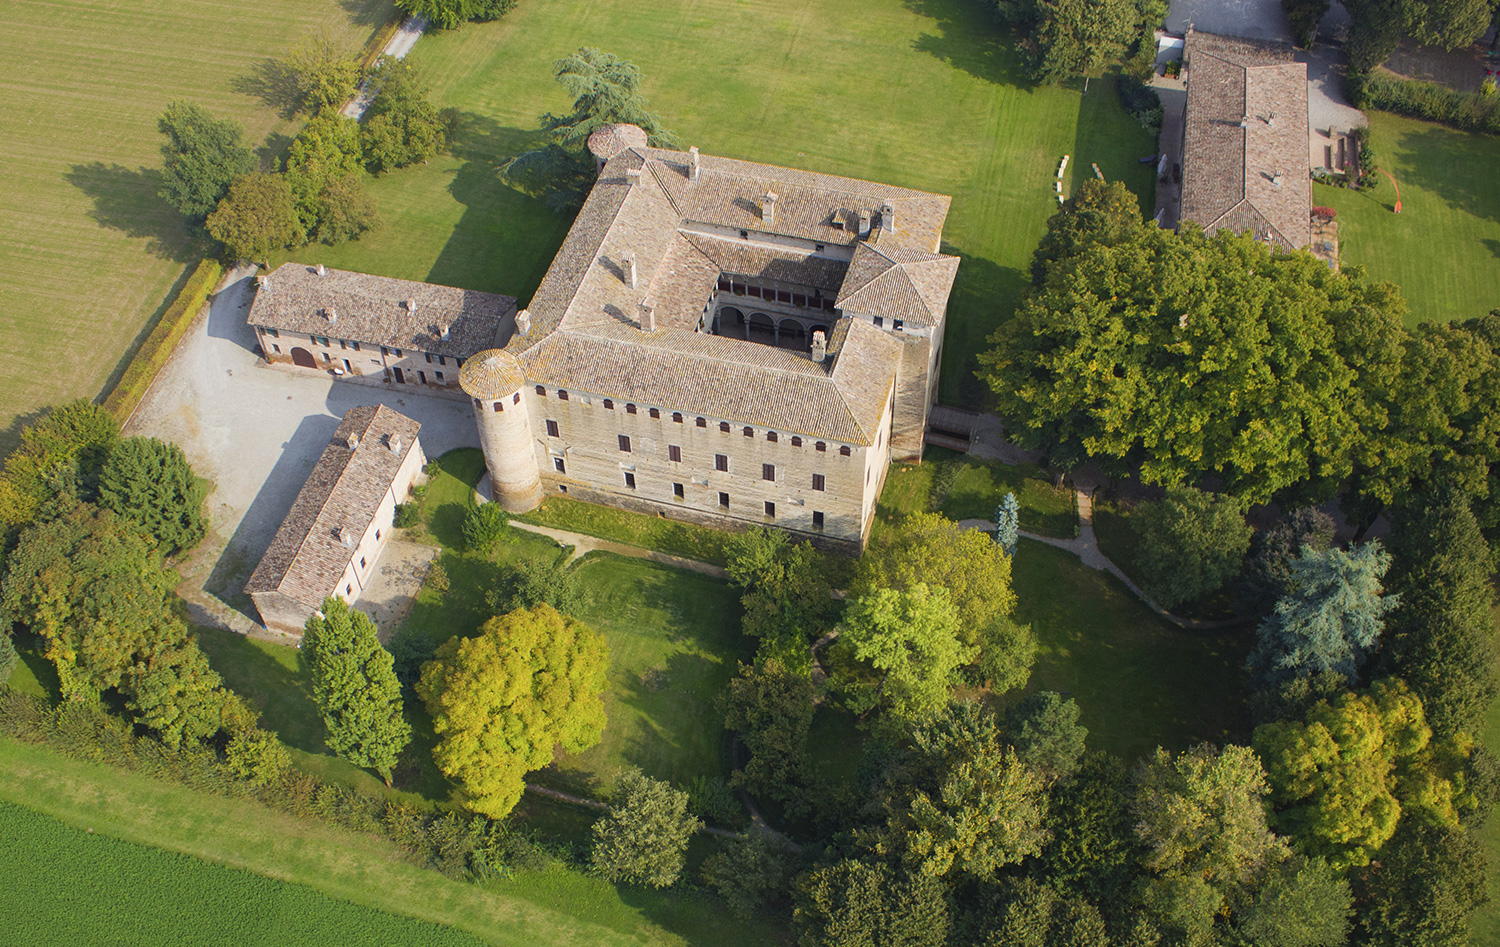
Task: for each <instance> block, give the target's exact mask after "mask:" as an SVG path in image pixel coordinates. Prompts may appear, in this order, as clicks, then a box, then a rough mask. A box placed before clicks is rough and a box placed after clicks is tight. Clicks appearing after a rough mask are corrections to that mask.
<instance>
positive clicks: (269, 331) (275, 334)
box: [266, 329, 281, 339]
mask: <svg viewBox="0 0 1500 947" xmlns="http://www.w3.org/2000/svg"><path fill="white" fill-rule="evenodd" d="M266 335H269V336H270V337H271V338H273V339H279V338H281V333H280V332H277V331H276V330H275V329H267V330H266Z"/></svg>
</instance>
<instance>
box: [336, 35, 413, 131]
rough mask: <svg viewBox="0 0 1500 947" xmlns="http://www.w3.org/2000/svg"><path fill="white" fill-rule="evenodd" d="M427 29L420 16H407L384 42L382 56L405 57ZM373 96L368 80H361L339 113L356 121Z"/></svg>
mask: <svg viewBox="0 0 1500 947" xmlns="http://www.w3.org/2000/svg"><path fill="white" fill-rule="evenodd" d="M425 29H427V20H426V19H425V18H424V17H420V16H409V17H407V18H406V20H405V21H404V22H402V24H401V28H400V29H399V30H397V31H396V35H395V36H392V37H391V41H390V42H389V43H386V44H385V49H382V50H381V51H380V55H382V56H390V57H391V58H392V59H405V58H406V54H407V53H409V52H411V50H412V47H413V46H415V45H417V40H418V39H420V38H421V37H422V31H423V30H425ZM374 98H375V93H374V91H373V90H372V89H371V88H370V83H369V81H368V80H367V81H365V82H361V83H360V84H359V90H358V91H357V92H355V93H354V97H353V98H352V99H350V100H349V101H348V102H345V103H344V107H343V108H342V109H340V110H339V114H340V115H342V116H344V117H345V118H352V119H355V120H356V121H357V120H359V119H361V118H364V117H365V109H367V108H369V107H370V101H371V100H372V99H374Z"/></svg>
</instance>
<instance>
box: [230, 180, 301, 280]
mask: <svg viewBox="0 0 1500 947" xmlns="http://www.w3.org/2000/svg"><path fill="white" fill-rule="evenodd" d="M205 226H206V227H207V228H208V232H209V234H210V236H212V237H213V238H214V239H215V240H217V241H219V242H220V243H222V244H224V252H225V253H226V254H228V255H229V257H230V258H231V259H235V260H266V258H267V257H269V256H270V254H271V252H272V251H274V250H280V249H281V248H283V247H288V246H291V245H292V244H294V243H301V242H302V241H303V240H305V239H306V234H305V233H304V232H303V230H302V224H301V223H300V222H299V221H298V219H297V208H296V204H295V203H294V201H293V199H292V188H291V185H289V184H288V183H287V180H286V178H285V177H283V176H282V175H279V174H262V173H255V174H246V175H242V176H241V177H238V178H235V179H234V183H233V184H231V185H230V186H229V194H228V195H226V196H225V198H224V199H223V200H222V201H220V202H219V207H218V209H217V210H215V211H214V212H213V213H212V214H209V215H208V221H207V222H206V224H205Z"/></svg>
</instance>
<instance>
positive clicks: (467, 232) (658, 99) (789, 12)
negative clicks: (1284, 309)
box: [273, 0, 1156, 402]
mask: <svg viewBox="0 0 1500 947" xmlns="http://www.w3.org/2000/svg"><path fill="white" fill-rule="evenodd" d="M580 46H596V47H600V48H602V49H605V50H608V51H610V52H613V53H616V54H618V55H620V56H623V57H626V58H628V59H630V60H632V61H634V62H636V63H637V64H638V65H639V66H640V67H641V71H642V73H643V74H644V76H645V80H646V81H645V92H646V95H647V96H648V97H649V99H650V101H651V105H652V108H653V110H654V111H656V112H657V113H658V114H660V115H661V117H662V119H663V121H664V123H665V125H666V126H667V127H668V128H670V129H672V130H673V131H675V132H676V133H677V134H678V135H679V136H680V137H681V139H682V142H683V145H684V147H686V146H687V145H697V146H698V147H699V148H701V149H702V150H703V151H705V152H707V153H710V154H719V155H727V156H730V157H736V158H746V159H750V160H754V161H762V162H767V163H770V164H778V165H785V166H791V167H798V168H806V169H809V170H813V171H822V172H828V173H833V174H843V175H849V176H853V177H859V178H866V179H870V180H875V181H881V182H888V183H891V184H897V185H903V186H907V187H915V188H922V189H926V190H932V191H937V192H940V193H944V194H950V195H952V196H953V208H952V212H951V214H950V216H949V218H948V226H947V230H946V234H945V236H946V242H947V244H948V246H947V247H945V249H946V250H948V251H949V252H955V253H959V254H961V255H962V256H963V257H964V262H963V264H962V266H961V267H960V268H959V275H958V283H957V284H956V285H955V287H954V294H953V298H952V302H951V303H950V308H949V313H950V318H949V324H948V329H947V336H946V339H947V349H946V352H945V355H944V359H943V378H942V392H941V397H942V399H943V400H944V401H945V402H954V401H956V400H969V401H973V400H976V398H977V396H978V385H977V383H975V382H973V381H972V380H966V376H967V375H968V372H969V365H968V362H969V359H970V357H971V356H972V355H973V353H974V352H976V351H978V350H979V349H981V348H982V347H983V343H984V339H985V337H986V336H987V335H989V333H990V332H991V331H992V330H993V329H994V327H995V326H996V325H997V324H998V323H999V322H1000V321H1002V320H1003V319H1004V318H1005V317H1006V316H1007V315H1008V314H1009V313H1010V312H1011V311H1012V310H1013V308H1014V306H1015V299H1016V296H1017V294H1018V293H1019V292H1020V291H1021V289H1022V287H1023V285H1024V283H1025V281H1026V276H1025V273H1026V270H1027V268H1028V267H1029V263H1030V258H1031V253H1032V250H1033V249H1034V248H1035V246H1036V242H1037V240H1038V239H1039V237H1040V236H1041V234H1042V232H1043V230H1044V229H1045V221H1046V219H1047V217H1048V216H1049V215H1050V214H1051V213H1053V212H1054V211H1055V210H1056V209H1057V202H1056V199H1055V198H1054V196H1053V190H1052V184H1053V181H1054V180H1055V177H1054V175H1055V171H1056V168H1057V162H1058V160H1059V159H1060V158H1061V157H1062V156H1063V155H1064V154H1071V155H1072V156H1073V160H1072V162H1071V163H1070V165H1069V175H1070V177H1069V179H1068V180H1067V181H1066V182H1065V187H1066V188H1067V189H1068V190H1069V191H1071V189H1072V186H1073V183H1074V182H1076V181H1079V180H1082V176H1086V175H1090V174H1092V173H1093V172H1092V171H1091V170H1090V168H1089V164H1090V162H1097V163H1098V164H1099V167H1100V169H1101V170H1102V172H1103V173H1104V174H1105V176H1107V177H1109V178H1111V179H1115V178H1120V179H1123V180H1125V181H1126V182H1127V183H1128V184H1129V185H1130V186H1131V187H1132V188H1133V189H1135V190H1136V191H1137V193H1138V194H1140V195H1141V198H1142V204H1143V206H1145V207H1148V208H1149V207H1150V206H1151V203H1152V191H1151V187H1152V177H1151V169H1150V167H1149V166H1147V165H1142V164H1139V163H1138V162H1137V160H1136V159H1137V158H1139V157H1142V156H1145V155H1150V154H1152V153H1153V152H1154V151H1155V150H1156V143H1155V142H1154V141H1153V140H1152V138H1151V136H1150V135H1148V134H1147V133H1146V132H1145V131H1144V130H1143V129H1142V128H1141V127H1140V126H1139V125H1138V124H1137V123H1136V122H1135V121H1134V120H1132V119H1131V118H1130V117H1129V116H1128V115H1127V114H1126V113H1125V112H1124V111H1123V110H1122V109H1121V108H1120V106H1119V104H1118V100H1117V97H1116V95H1115V93H1114V84H1113V81H1112V80H1109V79H1106V80H1104V81H1095V82H1093V83H1091V84H1090V91H1089V92H1088V93H1087V94H1086V95H1084V94H1082V92H1081V84H1079V86H1078V87H1077V88H1067V89H1059V88H1047V87H1043V88H1032V87H1030V85H1029V83H1027V82H1026V81H1025V80H1024V79H1023V78H1022V77H1021V75H1020V69H1019V59H1018V56H1017V54H1016V53H1015V52H1014V50H1013V46H1014V39H1013V38H1012V37H1010V36H1009V35H1005V34H1003V33H1001V32H1000V31H999V30H998V29H997V28H996V27H995V26H994V25H993V24H992V23H991V21H990V20H989V17H988V15H987V13H986V12H985V10H984V7H983V5H982V4H975V3H972V2H970V0H863V2H861V3H860V4H859V5H858V8H857V12H856V11H855V10H854V9H852V8H851V7H850V5H849V3H847V2H846V0H758V2H756V3H738V2H733V0H707V2H704V0H653V2H651V3H608V4H601V3H591V2H588V0H556V2H548V3H522V4H520V5H519V6H518V7H517V8H516V9H515V10H514V11H513V12H511V13H510V14H509V15H507V16H506V17H505V18H504V19H503V20H501V21H499V22H497V23H489V24H469V25H466V26H464V27H463V28H462V29H460V30H456V31H453V32H449V33H437V34H431V35H428V36H425V37H423V39H422V40H421V42H419V43H418V44H417V47H416V49H415V50H414V51H413V53H412V55H411V57H410V58H411V61H412V62H413V63H415V64H416V65H417V66H419V67H420V68H421V69H422V70H423V71H424V72H425V73H426V74H427V76H428V77H429V78H430V79H431V81H432V83H433V88H434V92H435V96H436V98H437V100H438V101H439V103H440V104H442V105H445V106H453V107H455V108H457V109H458V110H459V111H460V112H461V113H462V114H463V117H464V120H465V127H464V129H463V130H462V132H461V135H460V140H459V142H458V144H457V146H456V147H455V148H454V152H453V154H452V155H451V156H445V157H442V158H438V159H435V160H433V161H431V162H429V163H428V164H427V165H425V166H422V167H420V168H412V169H407V170H405V171H401V172H397V173H395V174H392V175H390V176H388V177H386V178H383V179H381V180H379V181H377V182H375V184H374V186H373V187H372V188H371V193H372V194H373V195H374V196H375V197H376V199H377V200H378V201H379V202H380V206H381V212H382V214H383V216H384V218H385V224H384V226H383V227H382V228H381V229H380V230H379V231H377V232H375V233H372V234H368V235H366V236H365V237H363V238H362V239H361V240H360V241H359V242H357V243H353V244H349V245H346V246H343V247H339V248H335V249H329V248H324V247H308V248H306V249H304V250H300V251H297V253H296V254H294V256H295V258H296V259H299V260H305V261H308V262H324V263H327V264H329V265H331V266H339V267H343V268H346V269H354V270H362V271H367V272H373V273H381V274H384V275H388V276H398V277H405V278H410V279H421V280H431V281H433V282H438V283H448V284H452V285H457V286H462V287H465V288H469V289H478V290H489V291H500V292H505V293H511V294H514V295H516V296H519V297H520V298H521V299H522V300H523V303H524V301H525V300H526V299H528V298H529V297H530V295H531V294H532V293H533V292H534V291H535V289H536V286H537V284H538V283H539V282H540V280H541V278H542V275H543V273H544V272H545V271H546V267H547V264H548V263H549V262H550V261H551V258H552V255H553V253H554V252H555V250H556V248H557V247H558V246H559V245H560V243H561V241H562V238H563V235H564V233H565V232H566V229H567V225H568V220H567V219H565V218H563V217H558V216H557V215H555V214H553V213H552V212H550V211H549V210H547V209H546V208H545V207H544V206H543V204H542V203H541V202H540V201H538V200H533V199H531V198H527V197H525V196H523V195H521V194H518V193H517V192H515V191H513V190H511V189H510V188H509V187H508V186H506V184H505V183H504V182H502V181H501V180H500V179H499V178H498V176H497V173H496V172H497V169H498V168H499V166H500V165H501V164H502V163H503V162H504V161H505V160H506V159H507V158H509V157H511V156H513V155H515V154H516V153H518V152H519V151H521V150H523V149H525V148H528V147H530V146H531V145H532V144H533V143H534V142H535V141H536V140H537V139H536V129H537V128H538V117H539V116H540V115H542V114H543V113H545V112H562V111H565V110H566V109H567V108H568V106H569V105H570V104H571V103H570V102H569V100H568V98H567V96H566V94H565V93H564V92H563V90H562V89H561V87H560V86H558V85H557V83H556V82H554V81H553V78H552V62H553V61H554V60H556V59H558V58H560V57H562V56H565V55H567V54H568V53H571V52H572V51H573V50H575V49H577V48H578V47H580ZM273 262H274V261H273Z"/></svg>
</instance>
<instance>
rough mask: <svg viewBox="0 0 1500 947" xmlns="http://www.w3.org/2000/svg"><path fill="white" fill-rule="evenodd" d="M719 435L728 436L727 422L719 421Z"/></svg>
mask: <svg viewBox="0 0 1500 947" xmlns="http://www.w3.org/2000/svg"><path fill="white" fill-rule="evenodd" d="M719 433H720V434H728V433H729V422H728V421H720V422H719Z"/></svg>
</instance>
